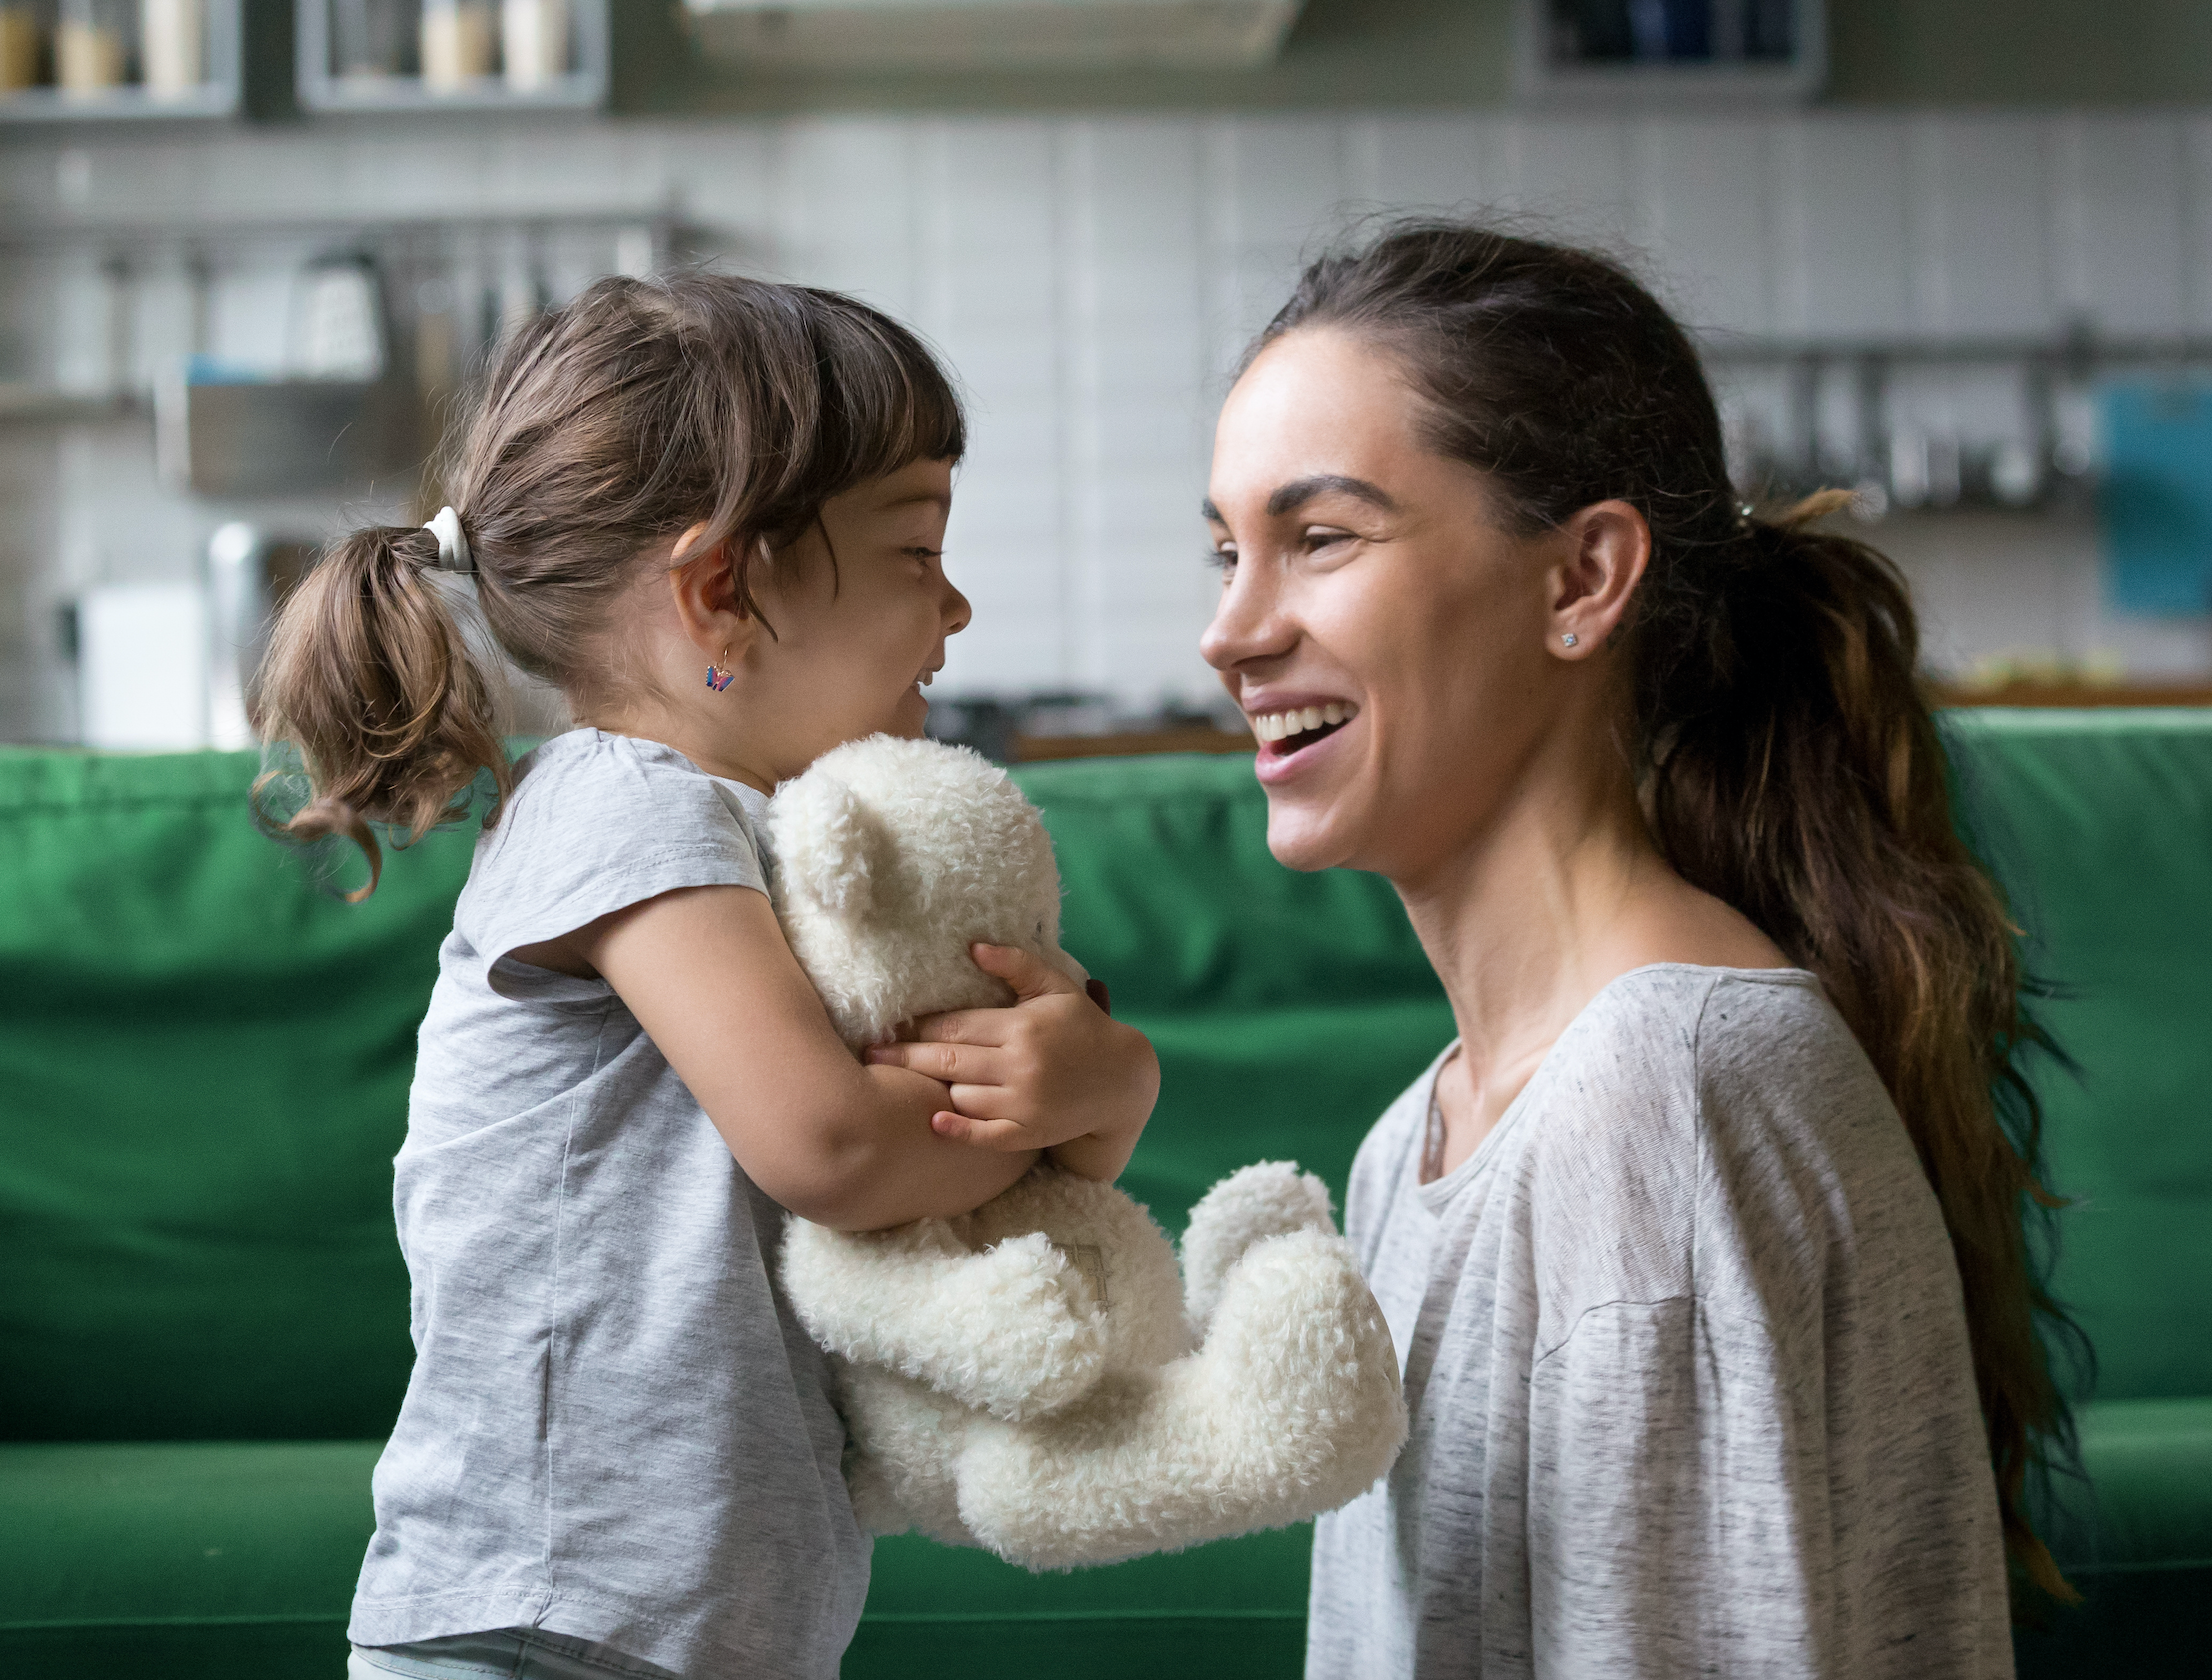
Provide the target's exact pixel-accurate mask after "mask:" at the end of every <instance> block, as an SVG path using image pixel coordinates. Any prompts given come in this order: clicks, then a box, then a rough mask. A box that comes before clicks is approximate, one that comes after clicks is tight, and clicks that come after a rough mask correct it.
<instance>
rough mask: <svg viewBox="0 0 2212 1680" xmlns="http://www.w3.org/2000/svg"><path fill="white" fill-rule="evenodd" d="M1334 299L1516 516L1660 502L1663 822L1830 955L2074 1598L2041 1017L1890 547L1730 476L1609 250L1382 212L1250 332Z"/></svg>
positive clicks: (1803, 954)
mask: <svg viewBox="0 0 2212 1680" xmlns="http://www.w3.org/2000/svg"><path fill="white" fill-rule="evenodd" d="M1322 325H1328V326H1332V327H1336V328H1339V329H1342V330H1345V331H1348V332H1351V333H1354V334H1357V335H1359V336H1360V337H1362V338H1364V339H1366V340H1368V341H1370V342H1373V343H1375V344H1376V345H1378V346H1379V347H1380V348H1382V349H1384V350H1386V351H1387V352H1389V353H1391V354H1392V355H1394V356H1395V357H1396V358H1397V360H1398V361H1399V363H1400V365H1401V367H1402V368H1403V370H1404V373H1405V377H1406V379H1407V380H1408V382H1409V383H1410V385H1411V386H1412V388H1413V390H1414V391H1415V392H1416V393H1417V394H1418V395H1419V396H1420V398H1421V399H1422V409H1423V415H1422V423H1423V425H1424V427H1425V430H1426V435H1427V440H1428V441H1429V442H1430V444H1431V445H1432V446H1433V447H1434V448H1436V449H1437V451H1438V452H1439V453H1441V454H1443V455H1445V456H1447V457H1449V458H1451V459H1454V460H1458V461H1462V462H1464V463H1466V464H1467V465H1469V466H1472V467H1474V468H1476V469H1477V470H1478V471H1480V472H1483V473H1484V474H1486V475H1487V476H1488V477H1489V479H1490V480H1491V482H1492V484H1493V486H1494V487H1495V488H1496V489H1497V490H1498V491H1499V492H1500V493H1501V494H1502V496H1503V498H1504V500H1505V502H1506V504H1507V506H1508V508H1509V509H1510V516H1511V517H1512V518H1513V519H1514V520H1515V521H1516V523H1517V524H1518V525H1519V526H1520V527H1521V528H1522V529H1523V530H1525V531H1529V532H1535V531H1541V530H1548V529H1551V528H1554V527H1556V526H1558V525H1559V524H1561V523H1562V522H1563V521H1565V520H1566V519H1568V518H1569V517H1571V516H1572V515H1573V514H1575V513H1577V512H1579V511H1580V510H1581V509H1583V508H1585V507H1589V506H1591V505H1592V504H1594V503H1596V502H1600V501H1607V500H1616V499H1618V500H1621V501H1626V502H1628V503H1629V504H1630V505H1632V506H1634V507H1636V508H1637V509H1638V510H1639V511H1640V512H1641V513H1642V514H1643V515H1644V518H1645V520H1646V522H1647V523H1648V524H1649V525H1650V527H1651V532H1652V555H1651V561H1650V564H1649V567H1648V569H1647V570H1646V572H1645V575H1644V578H1643V581H1642V582H1641V584H1640V585H1639V586H1638V589H1637V591H1636V594H1635V596H1634V597H1633V599H1632V604H1631V607H1630V613H1629V617H1628V619H1627V621H1626V622H1625V624H1624V627H1623V629H1622V631H1621V632H1620V633H1621V635H1622V637H1623V638H1624V645H1625V649H1626V652H1627V655H1628V663H1629V666H1630V671H1629V677H1630V688H1631V693H1632V699H1631V711H1632V714H1633V721H1632V724H1631V729H1630V734H1631V737H1632V738H1631V740H1630V742H1629V747H1630V752H1631V757H1632V763H1633V767H1634V769H1635V771H1636V774H1637V777H1638V782H1639V788H1640V791H1641V795H1642V798H1643V802H1644V808H1645V811H1646V814H1647V817H1648V819H1649V821H1650V824H1651V827H1652V832H1653V834H1654V836H1655V837H1656V839H1657V840H1658V842H1659V846H1660V848H1661V850H1662V851H1663V852H1664V853H1665V855H1666V857H1667V859H1668V860H1669V861H1670V862H1671V863H1672V865H1673V866H1674V868H1675V869H1676V870H1678V871H1679V872H1680V873H1681V874H1682V875H1683V876H1684V877H1685V878H1686V879H1688V880H1689V881H1690V882H1692V883H1693V884H1694V885H1696V886H1698V887H1701V888H1703V889H1704V890H1705V891H1707V892H1709V893H1711V894H1713V895H1714V896H1715V897H1717V898H1719V899H1721V900H1723V901H1724V902H1726V903H1728V904H1731V905H1733V906H1735V907H1736V908H1737V909H1738V910H1740V911H1742V912H1743V914H1744V915H1746V916H1748V917H1749V918H1750V919H1751V920H1752V921H1753V922H1755V923H1756V924H1757V925H1758V927H1759V928H1760V929H1761V930H1762V931H1763V932H1764V933H1765V934H1766V935H1767V937H1768V938H1770V939H1771V940H1773V942H1774V943H1775V944H1776V945H1778V946H1779V947H1780V948H1781V949H1782V951H1783V952H1784V953H1785V954H1786V955H1787V956H1788V957H1789V959H1790V960H1791V961H1792V962H1794V963H1797V964H1799V965H1801V966H1802V967H1804V968H1807V969H1809V970H1811V971H1812V972H1813V973H1814V974H1816V975H1818V976H1819V977H1820V979H1821V981H1822V983H1823V984H1824V985H1825V986H1826V988H1827V991H1828V995H1829V996H1830V997H1831V998H1832V999H1833V1000H1834V1002H1835V1006H1836V1008H1837V1010H1838V1011H1839V1012H1840V1013H1841V1014H1842V1016H1843V1019H1844V1020H1845V1021H1846V1022H1847V1023H1848V1024H1849V1026H1850V1028H1851V1031H1852V1032H1853V1033H1854V1034H1855V1035H1856V1036H1857V1038H1858V1041H1859V1043H1860V1044H1861V1045H1862V1046H1864V1048H1865V1050H1866V1053H1867V1055H1868V1056H1869V1057H1870V1058H1871V1059H1872V1061H1873V1064H1874V1066H1875V1068H1876V1070H1878V1072H1879V1073H1880V1075H1881V1078H1882V1081H1883V1083H1884V1084H1885V1085H1886V1086H1887V1088H1888V1090H1889V1094H1890V1096H1891V1098H1892V1099H1893V1100H1894V1101H1895V1103H1896V1106H1897V1111H1898V1113H1899V1114H1900V1115H1901V1116H1902V1117H1903V1119H1904V1124H1905V1128H1906V1130H1907V1132H1908V1133H1909V1134H1910V1135H1911V1139H1912V1144H1913V1147H1914V1149H1915V1150H1916V1151H1917V1152H1918V1154H1919V1159H1920V1165H1921V1167H1922V1168H1923V1169H1925V1171H1926V1173H1927V1177H1928V1182H1929V1183H1930V1184H1931V1185H1932V1186H1933V1187H1934V1190H1935V1195H1936V1199H1937V1201H1938V1202H1939V1203H1940V1204H1941V1206H1942V1211H1943V1220H1944V1224H1945V1225H1946V1227H1948V1229H1949V1232H1950V1239H1951V1247H1952V1250H1953V1252H1954V1253H1955V1254H1956V1256H1957V1260H1958V1270H1959V1277H1960V1280H1961V1282H1962V1283H1963V1285H1964V1290H1965V1300H1966V1321H1967V1328H1968V1332H1969V1335H1970V1337H1971V1339H1972V1344H1973V1356H1974V1372H1975V1377H1976V1379H1977V1382H1978V1384H1979V1387H1980V1395H1981V1409H1982V1417H1983V1420H1984V1422H1985V1423H1986V1425H1987V1429H1988V1437H1989V1454H1990V1459H1991V1462H1992V1464H1993V1466H1994V1468H1995V1472H1996V1480H1997V1490H1998V1497H1999V1503H2000V1506H2001V1510H2002V1515H2003V1522H2004V1535H2005V1544H2006V1550H2007V1553H2008V1555H2009V1557H2010V1559H2011V1560H2012V1563H2013V1565H2014V1567H2015V1568H2016V1569H2018V1570H2019V1571H2020V1572H2022V1573H2023V1574H2024V1575H2025V1576H2026V1577H2027V1578H2028V1579H2029V1580H2031V1581H2032V1582H2034V1584H2035V1585H2037V1586H2039V1587H2041V1588H2042V1589H2044V1590H2045V1591H2047V1592H2049V1593H2051V1594H2053V1595H2055V1596H2058V1597H2060V1598H2069V1599H2070V1598H2071V1597H2072V1596H2073V1595H2072V1592H2071V1589H2070V1588H2068V1587H2067V1585H2066V1583H2065V1581H2064V1580H2063V1578H2062V1577H2061V1576H2060V1575H2059V1572H2058V1569H2057V1566H2056V1565H2055V1564H2054V1563H2053V1562H2052V1560H2051V1556H2050V1553H2049V1551H2048V1549H2047V1548H2046V1547H2045V1546H2044V1545H2043V1543H2042V1542H2041V1540H2039V1539H2038V1538H2037V1536H2036V1534H2035V1531H2034V1528H2033V1527H2032V1525H2031V1523H2030V1521H2029V1517H2028V1513H2027V1510H2026V1503H2025V1482H2026V1479H2027V1475H2028V1472H2029V1470H2030V1469H2031V1467H2035V1466H2037V1465H2039V1464H2040V1463H2041V1462H2042V1461H2043V1458H2044V1454H2045V1448H2046V1445H2047V1444H2049V1443H2058V1444H2061V1445H2063V1444H2064V1443H2065V1442H2067V1441H2069V1440H2070V1432H2071V1431H2070V1425H2071V1420H2070V1416H2069V1413H2068V1410H2067V1406H2066V1401H2065V1398H2064V1396H2063V1394H2062V1393H2061V1392H2060V1391H2059V1388H2058V1385H2057V1384H2056V1382H2055V1381H2054V1380H2053V1379H2052V1376H2051V1373H2050V1368H2049V1363H2048V1360H2047V1358H2046V1355H2045V1351H2044V1347H2043V1344H2042V1341H2041V1339H2040V1338H2039V1335H2038V1321H2039V1320H2040V1321H2042V1323H2043V1324H2044V1325H2046V1326H2048V1327H2050V1328H2052V1329H2054V1330H2057V1331H2059V1332H2061V1333H2068V1334H2073V1335H2078V1331H2074V1330H2073V1329H2072V1326H2071V1325H2070V1324H2069V1323H2068V1321H2067V1320H2066V1319H2065V1318H2064V1316H2063V1314H2062V1313H2061V1312H2060V1311H2059V1309H2058V1308H2057V1307H2056V1305H2055V1304H2054V1303H2053V1302H2052V1300H2051V1298H2050V1296H2049V1294H2048V1293H2047V1292H2046V1291H2045V1289H2044V1288H2043V1286H2042V1283H2041V1281H2040V1280H2039V1278H2038V1277H2037V1275H2036V1268H2035V1266H2034V1263H2033V1260H2032V1257H2031V1255H2030V1252H2029V1248H2028V1244H2027V1241H2026V1230H2025V1221H2026V1217H2027V1215H2028V1213H2029V1211H2030V1209H2031V1207H2033V1206H2038V1205H2039V1206H2041V1207H2045V1208H2047V1207H2050V1206H2053V1205H2055V1199H2054V1198H2052V1197H2050V1195H2049V1194H2048V1193H2047V1192H2046V1191H2045V1190H2044V1189H2043V1187H2042V1184H2041V1182H2040V1172H2039V1155H2040V1150H2039V1143H2038V1130H2039V1114H2038V1111H2037V1108H2036V1104H2035V1099H2034V1096H2033V1093H2032V1092H2031V1091H2030V1090H2029V1089H2028V1087H2027V1085H2026V1083H2025V1081H2024V1080H2023V1079H2022V1077H2021V1075H2020V1073H2019V1072H2018V1070H2017V1067H2016V1065H2015V1063H2016V1058H2017V1054H2018V1052H2019V1051H2020V1050H2021V1049H2022V1048H2023V1046H2024V1045H2025V1044H2026V1043H2028V1042H2030V1041H2032V1040H2034V1039H2035V1038H2037V1036H2038V1035H2037V1034H2036V1032H2035V1030H2034V1028H2033V1027H2032V1025H2031V1023H2030V1022H2029V1021H2028V1019H2027V1018H2026V1017H2025V1015H2024V1014H2023V1012H2022V1009H2021V1004H2020V990H2021V973H2020V967H2019V958H2018V955H2017V952H2016V948H2015V945H2014V935H2015V932H2016V930H2015V929H2014V928H2013V926H2012V923H2011V920H2010V918H2009V917H2008V915H2007V913H2006V909H2005V905H2004V901H2003V899H2002V897H2001V896H2000V894H1999V892H1998V890H1997V888H1996V886H1995V884H1994V883H1993V882H1992V881H1991V879H1990V877H1989V875H1988V874H1987V872H1986V871H1985V870H1984V869H1983V868H1982V867H1981V865H1980V863H1979V862H1978V861H1977V860H1976V859H1975V857H1974V855H1973V853H1972V852H1971V850H1970V849H1969V848H1968V847H1967V845H1966V843H1965V841H1964V840H1963V839H1961V837H1960V835H1959V832H1958V830H1957V827H1956V826H1955V824H1954V823H1953V820H1952V815H1951V803H1950V800H1951V787H1950V777H1949V774H1948V770H1949V765H1948V762H1947V759H1946V757H1945V754H1944V750H1943V745H1942V742H1941V740H1940V738H1939V737H1938V735H1937V732H1936V726H1935V722H1934V719H1933V717H1932V715H1931V713H1930V709H1929V702H1928V697H1927V693H1926V691H1925V689H1924V688H1923V687H1922V684H1921V680H1920V676H1919V672H1918V668H1917V667H1918V657H1919V628H1918V625H1917V622H1916V621H1915V618H1914V615H1913V610H1912V601H1911V597H1910V594H1909V592H1908V591H1907V588H1906V586H1905V582H1904V579H1903V577H1902V576H1901V575H1900V574H1899V573H1898V571H1897V569H1896V567H1895V566H1894V565H1892V564H1891V563H1890V562H1889V561H1888V560H1887V559H1885V558H1884V557H1883V556H1882V555H1880V554H1878V553H1876V552H1875V551H1874V550H1873V549H1872V548H1869V547H1868V546H1866V545H1865V544H1864V543H1862V542H1855V541H1852V540H1851V539H1850V538H1848V537H1844V536H1839V535H1834V534H1830V533H1827V532H1824V531H1819V530H1816V529H1814V528H1812V522H1813V521H1814V520H1815V519H1817V518H1818V517H1820V516H1821V515H1822V514H1824V513H1827V512H1832V511H1834V510H1835V508H1836V506H1837V505H1838V504H1839V503H1840V502H1841V500H1842V499H1843V498H1842V497H1840V496H1836V495H1823V496H1815V497H1813V498H1812V499H1811V500H1810V501H1807V502H1804V503H1800V504H1799V505H1797V506H1796V507H1793V508H1790V509H1788V510H1786V511H1784V512H1781V513H1780V514H1778V515H1776V516H1763V517H1762V516H1760V515H1759V514H1757V513H1756V512H1755V511H1754V510H1753V509H1751V508H1750V507H1748V506H1746V505H1745V504H1744V503H1743V502H1742V501H1741V499H1740V498H1739V496H1738V494H1737V491H1736V488H1735V486H1734V485H1733V484H1732V483H1731V482H1730V481H1729V476H1728V467H1727V459H1726V455H1725V452H1724V449H1723V447H1722V440H1721V428H1720V419H1719V413H1718V410H1717V408H1716V407H1715V405H1714V403H1713V399H1712V393H1711V391H1710V389H1709V387H1708V386H1707V385H1706V382H1705V378H1704V373H1703V370H1702V368H1701V367H1700V365H1699V363H1698V359H1697V353H1696V351H1695V349H1694V348H1693V347H1692V345H1691V344H1690V341H1689V339H1688V337H1687V335H1686V334H1684V333H1683V332H1682V330H1681V328H1680V327H1679V326H1677V325H1676V324H1675V322H1674V321H1673V320H1672V319H1671V318H1670V317H1669V316H1668V315H1667V313H1666V311H1665V310H1664V309H1662V308H1661V307H1660V306H1659V303H1658V302H1657V300H1655V299H1654V298H1653V297H1652V295H1651V294H1650V293H1649V292H1648V291H1646V290H1645V288H1644V287H1643V286H1641V285H1639V284H1638V283H1637V281H1636V280H1635V279H1633V278H1632V277H1631V276H1630V275H1629V274H1628V272H1627V271H1626V270H1624V269H1623V268H1622V267H1620V266H1619V265H1618V264H1616V263H1614V262H1612V261H1610V260H1608V259H1606V258H1604V257H1601V256H1598V255H1595V254H1593V253H1590V252H1586V251H1578V250H1574V249H1570V248H1566V247H1562V246H1557V245H1551V244H1547V243H1544V242H1542V241H1537V240H1532V239H1525V238H1518V237H1515V236H1512V235H1509V234H1505V233H1501V232H1497V231H1494V230H1491V229H1486V228H1483V227H1479V226H1469V225H1466V224H1462V223H1457V222H1441V221H1409V222H1397V223H1392V224H1390V225H1389V226H1387V227H1386V228H1385V229H1383V230H1382V231H1381V232H1380V234H1378V235H1376V236H1374V237H1371V238H1369V239H1367V240H1366V241H1364V242H1363V243H1360V244H1358V245H1355V246H1353V247H1350V248H1348V249H1345V250H1342V251H1338V252H1335V253H1333V254H1330V255H1327V256H1324V257H1323V258H1321V259H1320V260H1319V261H1318V262H1315V263H1314V264H1313V265H1311V266H1310V267H1309V268H1308V269H1307V270H1306V273H1305V275H1304V277H1303V278H1302V279H1301V280H1300V282H1299V284H1298V289H1297V291H1296V293H1295V294H1294V295H1293V296H1292V298H1291V300H1290V302H1289V303H1288V304H1286V305H1285V306H1284V307H1283V309H1282V311H1281V312H1280V313H1279V314H1278V315H1277V316H1276V317H1275V319H1274V320H1273V321H1272V322H1271V323H1270V324H1269V325H1268V327H1267V329H1266V330H1265V332H1263V333H1262V335H1261V336H1260V338H1259V340H1258V341H1257V342H1256V343H1255V344H1254V346H1253V348H1252V351H1251V352H1250V353H1249V355H1250V356H1256V355H1257V354H1258V353H1259V351H1260V350H1261V349H1263V348H1264V347H1265V346H1266V345H1267V344H1269V343H1270V342H1272V341H1273V340H1275V339H1277V338H1280V337H1281V336H1282V335H1284V334H1286V333H1289V332H1292V331H1295V330H1297V329H1299V328H1301V327H1314V326H1322ZM1248 360H1249V357H1248Z"/></svg>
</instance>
